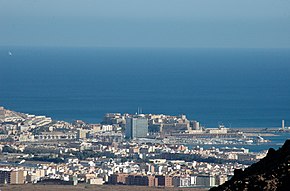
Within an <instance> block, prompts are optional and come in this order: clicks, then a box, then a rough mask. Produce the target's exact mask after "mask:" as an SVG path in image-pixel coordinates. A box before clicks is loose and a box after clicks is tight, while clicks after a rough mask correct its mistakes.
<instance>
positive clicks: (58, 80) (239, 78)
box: [0, 47, 290, 127]
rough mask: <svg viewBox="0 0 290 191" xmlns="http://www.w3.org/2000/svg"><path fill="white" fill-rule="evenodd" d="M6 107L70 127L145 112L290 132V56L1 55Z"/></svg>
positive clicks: (108, 51) (259, 52)
mask: <svg viewBox="0 0 290 191" xmlns="http://www.w3.org/2000/svg"><path fill="white" fill-rule="evenodd" d="M9 51H10V52H11V53H12V55H9V53H8V52H9ZM0 105H2V106H4V107H5V108H7V109H11V110H15V111H20V112H25V113H31V114H37V115H46V116H50V117H52V118H53V119H57V120H65V121H70V122H71V121H73V120H76V119H81V120H84V121H87V122H91V123H97V122H100V121H101V120H102V118H103V115H104V114H105V113H108V112H121V113H125V112H126V113H135V112H137V108H138V107H139V108H142V110H143V113H163V114H169V115H178V114H186V115H187V117H188V118H189V119H195V120H198V121H200V123H201V124H202V125H204V126H206V127H217V125H218V124H219V123H223V124H224V125H225V126H228V127H278V126H281V120H282V119H285V121H286V125H288V126H290V49H190V48H176V49H175V48H83V47H82V48H77V47H74V48H67V47H0Z"/></svg>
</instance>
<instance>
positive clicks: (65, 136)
mask: <svg viewBox="0 0 290 191" xmlns="http://www.w3.org/2000/svg"><path fill="white" fill-rule="evenodd" d="M233 134H235V136H240V135H239V134H237V133H231V132H229V130H228V129H227V128H224V127H223V126H220V127H219V128H212V129H209V128H207V129H206V128H204V127H202V126H201V125H200V124H199V122H198V121H190V120H188V119H187V118H186V116H185V115H180V116H168V115H153V114H135V115H131V114H120V113H110V114H106V115H105V116H104V119H103V121H102V123H100V124H88V123H85V122H83V121H80V120H77V121H75V122H73V123H67V122H64V121H53V120H52V119H51V118H49V117H45V116H35V115H29V114H23V113H18V112H13V111H9V110H6V109H4V108H2V107H0V151H2V152H1V153H2V154H1V155H0V159H1V161H2V162H1V163H0V184H24V183H40V182H46V183H48V182H53V183H56V182H57V183H59V184H74V185H75V184H77V183H80V182H81V183H88V184H118V185H119V184H125V185H145V186H152V187H212V186H216V185H219V184H222V183H223V182H225V181H226V180H227V179H228V178H230V177H231V176H232V175H233V172H234V170H235V169H236V168H242V169H243V168H246V167H247V165H248V164H249V163H253V162H255V161H257V160H259V159H260V158H262V157H264V156H265V153H252V152H249V150H248V149H243V148H233V147H229V148H226V147H225V148H214V147H212V148H208V149H205V148H203V147H202V146H190V145H184V144H180V141H178V140H182V139H185V140H197V139H200V140H202V139H211V138H212V137H223V138H225V139H229V138H232V136H234V135H233Z"/></svg>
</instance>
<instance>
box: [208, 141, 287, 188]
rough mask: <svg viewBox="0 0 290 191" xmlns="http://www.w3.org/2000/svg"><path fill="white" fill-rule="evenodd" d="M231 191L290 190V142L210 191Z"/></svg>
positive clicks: (271, 150) (270, 150) (272, 150)
mask: <svg viewBox="0 0 290 191" xmlns="http://www.w3.org/2000/svg"><path fill="white" fill-rule="evenodd" d="M229 190H249V191H256V190H263V191H284V190H285V191H289V190H290V140H287V141H286V142H285V143H284V145H283V146H282V147H281V148H280V149H278V150H277V151H275V150H274V149H272V148H270V149H269V151H268V154H267V156H266V157H265V158H263V159H262V160H260V161H259V162H257V163H255V164H253V165H251V166H250V167H248V168H247V169H245V170H244V171H243V170H240V169H237V170H235V175H234V176H233V177H232V178H231V179H230V180H229V181H227V182H226V183H224V184H222V185H220V186H218V187H215V188H212V189H210V191H229Z"/></svg>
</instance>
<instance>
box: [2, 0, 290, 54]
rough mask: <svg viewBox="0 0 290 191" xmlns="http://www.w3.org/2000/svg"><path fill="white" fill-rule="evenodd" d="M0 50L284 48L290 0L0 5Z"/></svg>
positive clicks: (21, 1) (289, 34)
mask: <svg viewBox="0 0 290 191" xmlns="http://www.w3.org/2000/svg"><path fill="white" fill-rule="evenodd" d="M0 45H8V46H13V45H29V46H98V47H99V46H118V47H119V46H121V47H123V46H124V47H238V48H239V47H241V48H245V47H265V48H272V47H273V48H285V47H288V48H289V47H290V0H78V1H76V0H0Z"/></svg>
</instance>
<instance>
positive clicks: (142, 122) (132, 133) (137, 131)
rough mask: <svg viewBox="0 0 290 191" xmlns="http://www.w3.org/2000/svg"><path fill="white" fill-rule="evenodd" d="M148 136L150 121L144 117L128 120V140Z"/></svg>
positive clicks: (126, 131)
mask: <svg viewBox="0 0 290 191" xmlns="http://www.w3.org/2000/svg"><path fill="white" fill-rule="evenodd" d="M147 134H148V119H147V118H145V117H142V116H133V117H128V118H126V130H125V136H126V138H127V139H135V138H144V137H147Z"/></svg>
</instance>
